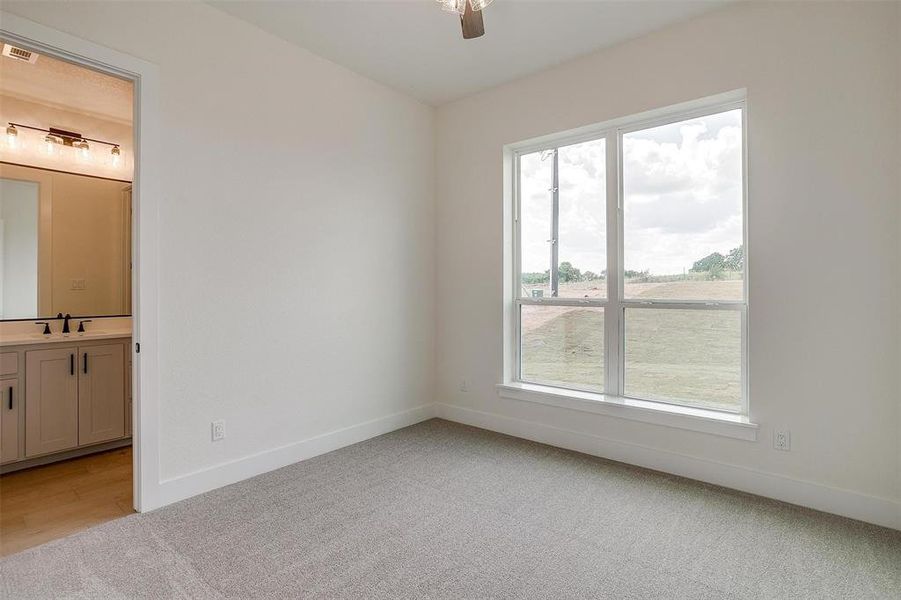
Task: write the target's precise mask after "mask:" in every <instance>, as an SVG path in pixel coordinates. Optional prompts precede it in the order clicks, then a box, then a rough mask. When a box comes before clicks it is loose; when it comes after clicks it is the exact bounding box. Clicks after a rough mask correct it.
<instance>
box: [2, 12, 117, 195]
mask: <svg viewBox="0 0 901 600" xmlns="http://www.w3.org/2000/svg"><path fill="white" fill-rule="evenodd" d="M4 8H5V5H4ZM3 60H5V61H8V60H10V59H3ZM38 60H40V59H38ZM2 66H3V63H2V62H0V67H2ZM0 87H2V84H0ZM63 101H64V100H63ZM9 122H13V123H22V124H25V125H32V126H34V127H42V128H48V127H57V128H59V129H65V130H66V131H77V132H79V133H81V134H82V135H84V136H86V137H90V138H94V139H98V140H106V141H109V142H114V143H119V144H121V147H120V151H121V154H120V156H121V161H120V164H119V165H118V166H114V165H112V164H110V154H109V147H108V146H104V145H101V144H94V145H93V146H92V148H91V158H90V159H89V160H81V159H80V158H79V157H78V156H77V153H76V152H75V149H74V148H71V147H56V148H55V151H56V154H55V155H53V156H48V155H47V153H46V152H45V151H44V148H45V147H46V144H44V143H43V134H41V133H40V132H34V131H29V130H27V129H24V128H20V129H19V135H18V136H16V137H17V139H16V146H15V147H11V146H10V144H9V141H8V140H7V137H6V135H3V136H2V137H0V161H3V162H10V163H15V164H20V165H29V166H34V167H42V168H45V169H56V170H60V171H68V172H71V173H81V174H85V175H95V176H98V177H109V178H112V179H121V180H126V181H131V179H132V173H133V172H134V140H133V139H132V138H133V136H132V129H131V125H130V124H128V123H119V122H116V121H112V120H109V119H105V118H101V117H98V116H96V115H88V114H84V113H80V112H73V111H71V110H66V109H64V108H60V107H58V106H49V105H47V104H41V103H39V102H34V101H31V100H25V99H21V98H14V97H12V96H9V95H3V94H0V125H2V126H3V128H4V129H5V128H6V124H7V123H9Z"/></svg>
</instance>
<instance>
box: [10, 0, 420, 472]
mask: <svg viewBox="0 0 901 600" xmlns="http://www.w3.org/2000/svg"><path fill="white" fill-rule="evenodd" d="M3 9H4V10H6V11H10V12H12V13H15V14H17V15H19V16H22V17H25V18H29V19H32V20H34V21H37V22H39V23H41V24H44V25H47V26H50V27H53V28H55V29H58V30H62V31H64V32H68V33H70V34H73V35H76V36H79V37H82V38H84V39H87V40H89V41H91V42H94V43H96V44H100V45H104V46H107V47H110V48H113V49H115V50H118V51H120V52H125V53H128V54H131V55H133V56H136V57H139V58H141V59H144V60H146V61H149V62H152V63H155V64H156V65H157V66H158V69H159V92H160V103H159V111H160V131H161V134H162V136H163V140H162V144H163V150H164V151H163V159H162V163H161V164H158V165H155V166H156V167H157V168H156V171H158V172H160V173H161V174H162V179H163V181H162V182H161V186H162V188H161V191H160V196H159V198H158V202H159V225H160V239H159V247H160V255H159V274H160V290H159V348H158V354H159V362H160V372H161V373H162V377H161V380H160V389H159V399H158V400H159V408H160V412H159V429H160V439H159V449H160V450H159V459H160V467H161V475H162V479H163V480H164V482H167V483H166V485H168V484H169V483H168V482H178V481H185V480H191V479H192V478H194V477H195V476H196V477H202V474H203V473H209V472H213V471H216V470H217V469H218V470H219V471H217V472H226V471H228V472H235V471H230V470H231V469H235V468H237V469H238V472H240V473H241V476H249V475H252V474H254V473H255V472H258V471H256V469H258V468H260V467H258V465H259V464H260V461H264V460H265V459H264V458H261V457H265V456H267V455H270V454H271V453H272V452H277V451H282V450H284V449H285V448H291V447H292V445H296V444H298V443H300V442H303V441H304V440H310V439H314V438H316V439H318V438H317V436H322V435H324V434H329V433H332V432H336V431H344V430H347V428H352V427H356V426H361V425H365V426H367V427H368V426H370V425H371V424H372V423H395V422H409V421H410V420H415V419H417V418H422V415H425V414H428V413H427V411H426V410H424V409H423V408H422V407H424V406H425V407H430V406H431V403H432V401H433V372H434V358H433V357H434V199H433V184H434V130H433V125H434V124H433V117H434V113H433V110H432V109H431V108H430V107H428V106H425V105H423V104H421V103H418V102H416V101H414V100H411V99H409V98H407V97H405V96H403V95H402V94H400V93H397V92H395V91H393V90H390V89H388V88H386V87H385V86H382V85H380V84H377V83H375V82H373V81H371V80H368V79H366V78H364V77H361V76H359V75H357V74H355V73H353V72H351V71H349V70H347V69H345V68H343V67H340V66H338V65H335V64H334V63H331V62H329V61H327V60H324V59H322V58H319V57H317V56H315V55H313V54H311V53H310V52H307V51H304V50H302V49H300V48H297V47H296V46H292V45H290V44H288V43H287V42H284V41H282V40H279V39H277V38H275V37H274V36H271V35H269V34H266V33H264V32H262V31H261V30H259V29H257V28H255V27H253V26H251V25H248V24H246V23H244V22H242V21H239V20H237V19H235V18H233V17H230V16H228V15H225V14H223V13H222V12H220V11H218V10H215V9H213V8H211V7H209V6H207V5H204V4H202V3H197V2H179V3H173V2H146V3H145V2H127V3H110V2H77V3H72V2H4V3H3ZM138 24H139V25H140V26H138ZM248 49H252V51H248ZM216 419H224V420H225V422H226V430H227V437H226V439H225V440H222V441H219V442H216V443H212V442H211V440H210V423H211V421H213V420H216ZM242 465H243V466H242ZM247 465H249V466H247ZM244 466H246V468H245V467H244ZM242 469H243V470H242Z"/></svg>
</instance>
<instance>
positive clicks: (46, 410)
mask: <svg viewBox="0 0 901 600" xmlns="http://www.w3.org/2000/svg"><path fill="white" fill-rule="evenodd" d="M42 341H43V340H42ZM130 349H131V339H130V338H127V337H118V338H108V337H102V336H100V337H95V338H93V339H92V338H79V337H74V338H65V339H59V340H55V341H52V342H49V343H29V344H22V345H17V346H9V345H6V344H4V346H3V347H2V348H0V390H2V406H0V463H3V466H4V468H3V471H4V472H5V471H9V470H15V469H16V468H19V467H24V466H30V465H31V464H43V463H47V462H52V461H53V460H54V459H56V458H60V459H62V458H69V457H71V456H75V455H78V454H85V453H87V452H90V451H93V450H100V449H103V448H105V447H110V446H114V445H117V444H116V443H117V442H119V444H118V445H122V443H124V442H127V441H128V438H129V436H130V435H131V423H130V421H131V409H130V407H131V386H130V385H129V382H130V377H129V373H128V371H129V365H130V362H131V361H130V360H129V355H130Z"/></svg>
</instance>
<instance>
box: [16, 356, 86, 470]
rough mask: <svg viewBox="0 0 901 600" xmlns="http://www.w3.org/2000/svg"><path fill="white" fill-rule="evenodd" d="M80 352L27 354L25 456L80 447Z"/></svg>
mask: <svg viewBox="0 0 901 600" xmlns="http://www.w3.org/2000/svg"><path fill="white" fill-rule="evenodd" d="M76 352H77V348H54V349H52V350H34V351H31V352H26V353H25V456H26V457H30V456H38V455H41V454H47V453H49V452H58V451H60V450H68V449H70V448H75V447H76V446H78V374H77V373H76V369H75V367H76V364H75V363H76V362H77V360H76V356H75V355H76Z"/></svg>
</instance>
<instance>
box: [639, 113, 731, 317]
mask: <svg viewBox="0 0 901 600" xmlns="http://www.w3.org/2000/svg"><path fill="white" fill-rule="evenodd" d="M623 194H624V197H623V218H624V221H623V230H624V237H623V244H624V255H623V262H624V267H625V282H624V294H625V297H626V298H662V299H684V300H694V299H697V300H741V299H742V298H743V297H744V292H743V289H744V288H743V285H742V279H743V277H744V273H743V271H744V252H743V250H744V248H743V242H742V240H743V236H742V123H741V110H739V109H736V110H731V111H727V112H723V113H719V114H715V115H709V116H705V117H699V118H696V119H689V120H687V121H681V122H678V123H672V124H669V125H663V126H661V127H653V128H651V129H644V130H642V131H636V132H632V133H627V134H625V135H623Z"/></svg>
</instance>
